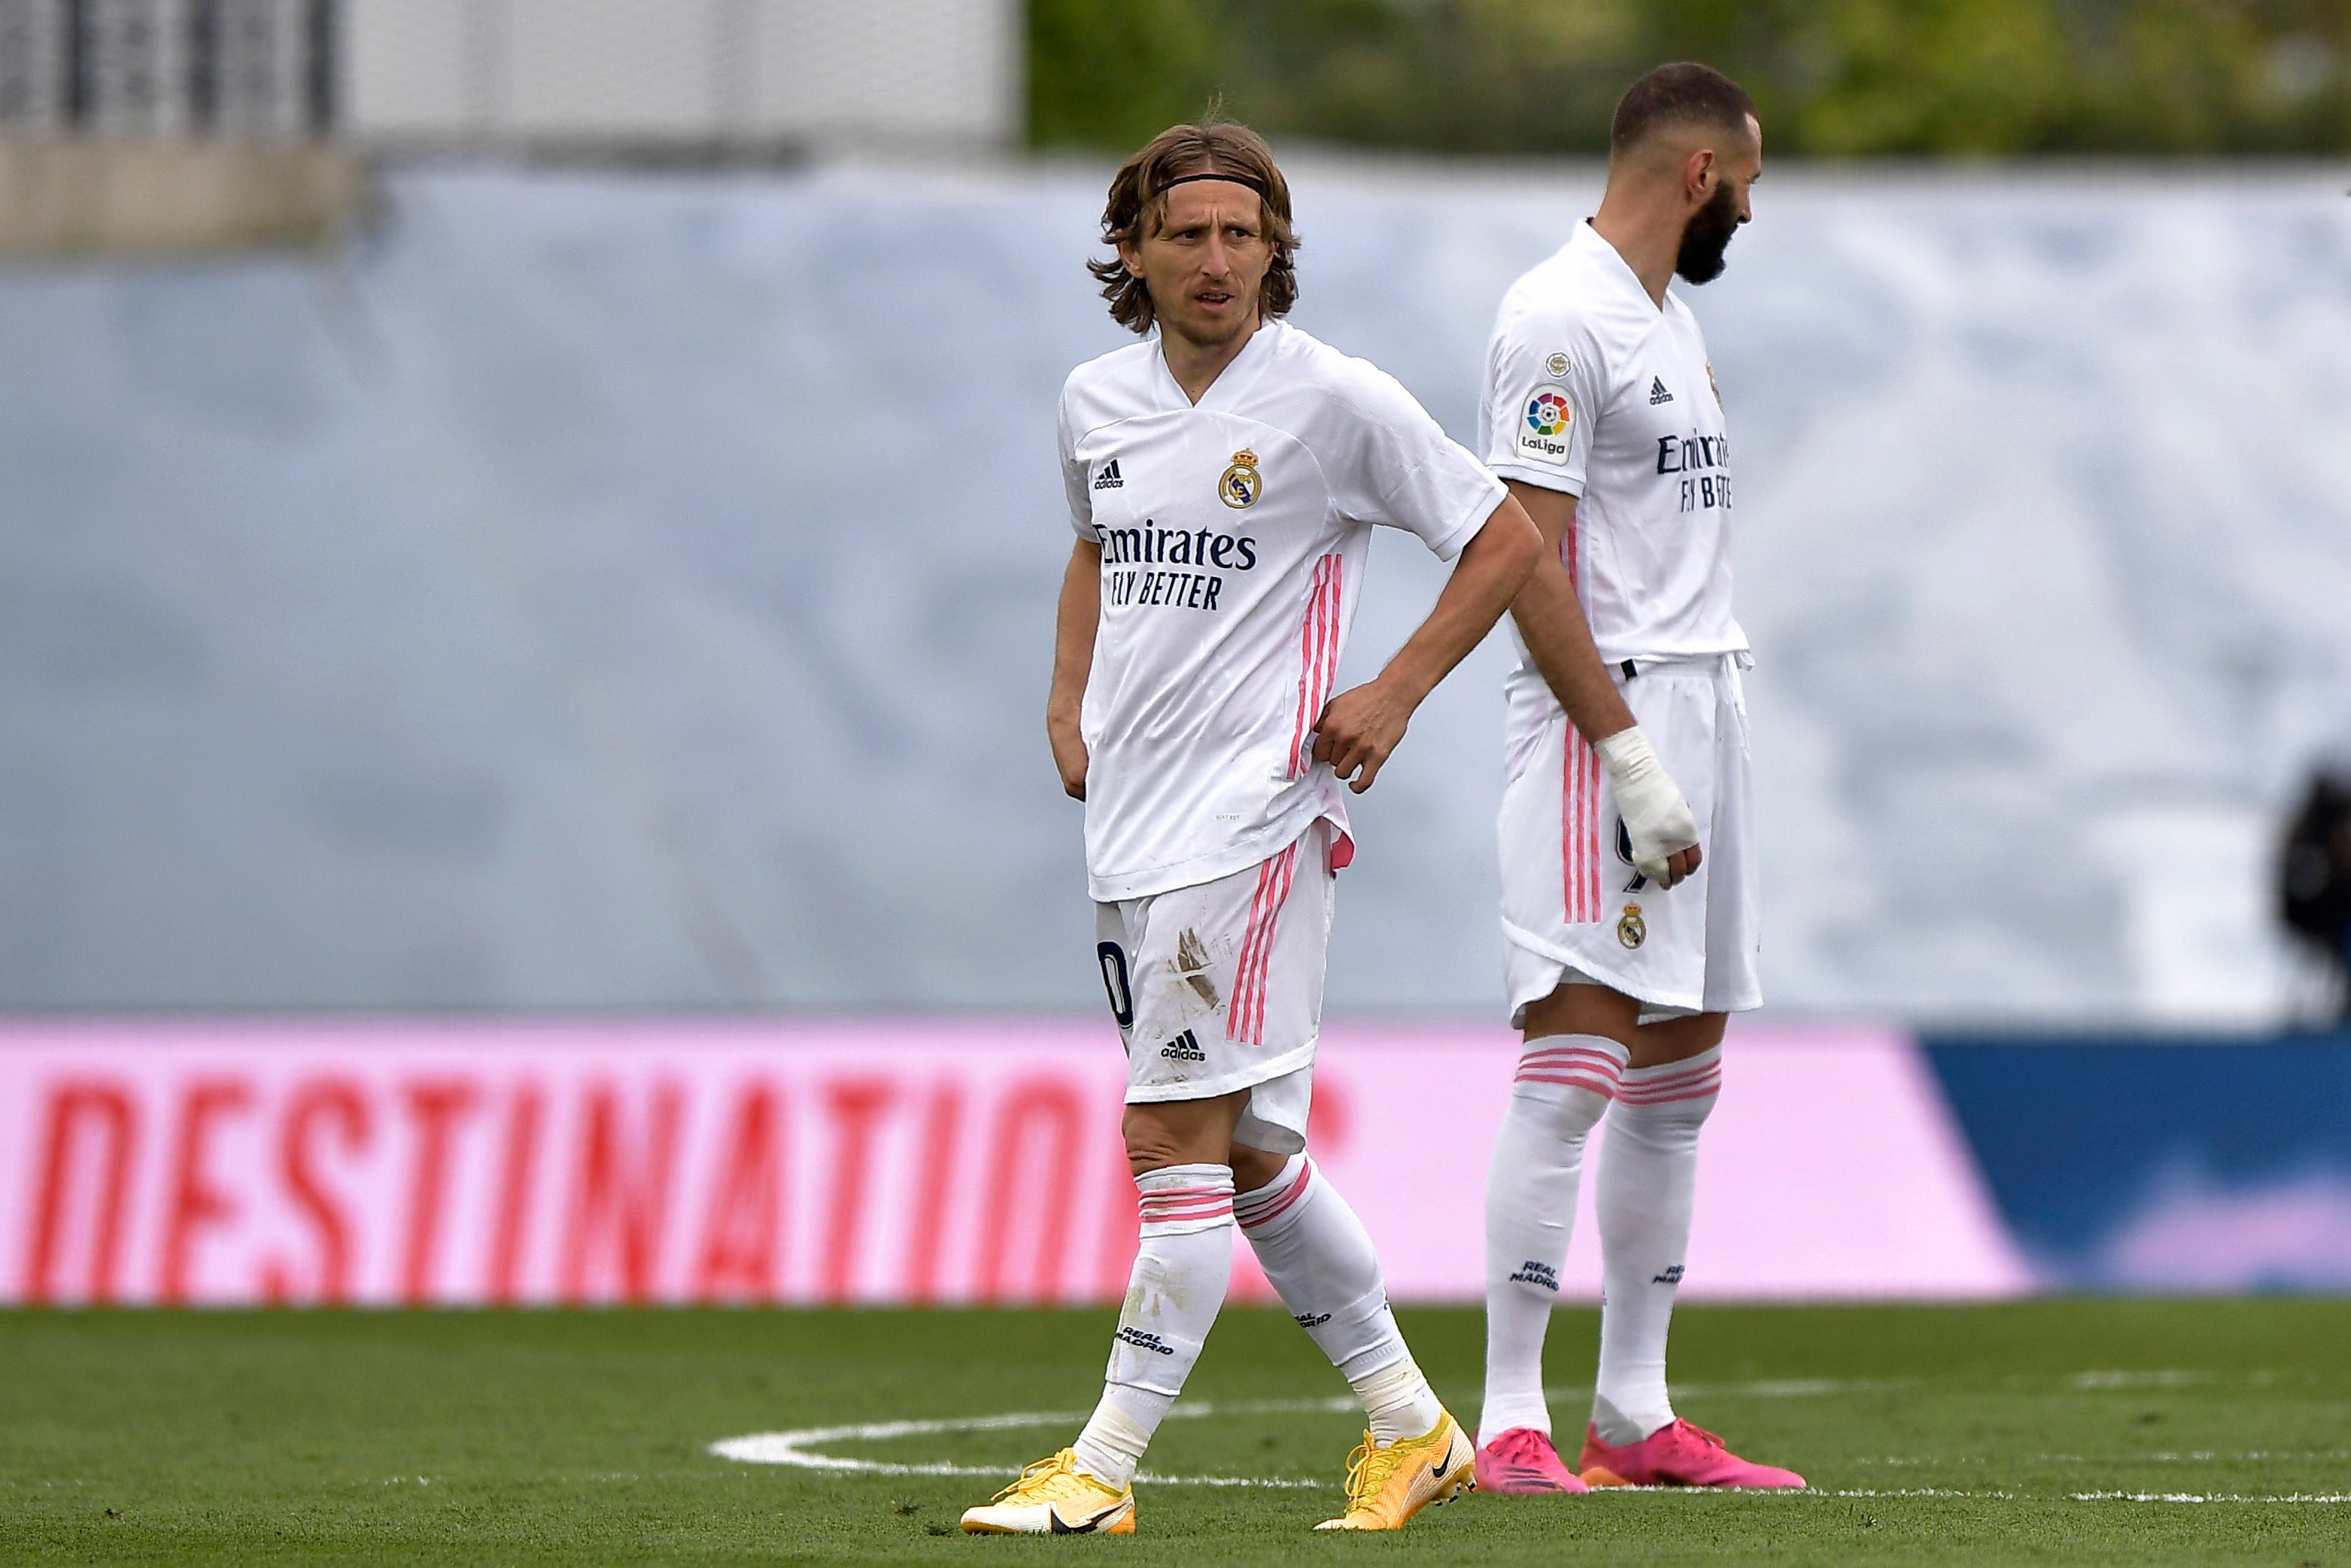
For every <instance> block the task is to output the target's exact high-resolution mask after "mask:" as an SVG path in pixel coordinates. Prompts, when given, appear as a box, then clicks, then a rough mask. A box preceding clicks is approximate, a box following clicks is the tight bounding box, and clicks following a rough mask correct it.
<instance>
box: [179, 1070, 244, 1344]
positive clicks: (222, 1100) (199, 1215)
mask: <svg viewBox="0 0 2351 1568" xmlns="http://www.w3.org/2000/svg"><path fill="white" fill-rule="evenodd" d="M252 1103H253V1090H252V1087H251V1085H250V1084H248V1083H247V1082H246V1080H244V1079H242V1078H202V1079H198V1080H196V1081H195V1082H192V1083H190V1084H189V1085H188V1087H187V1088H186V1090H185V1091H184V1092H183V1093H182V1094H181V1096H180V1127H179V1135H178V1138H177V1139H176V1141H175V1142H176V1148H175V1152H174V1153H173V1155H172V1197H171V1207H169V1208H168V1209H167V1210H166V1211H165V1216H164V1222H163V1256H162V1266H161V1267H160V1268H159V1269H158V1270H157V1275H156V1294H157V1295H158V1297H159V1298H160V1299H161V1300H162V1303H163V1304H164V1305H165V1306H167V1307H176V1306H179V1305H180V1304H181V1303H183V1301H186V1300H187V1299H188V1279H189V1276H190V1274H191V1273H192V1272H193V1266H194V1259H195V1250H196V1237H197V1234H198V1233H199V1232H200V1231H203V1230H205V1229H208V1228H212V1227H214V1226H217V1225H219V1224H220V1223H221V1222H222V1221H224V1220H226V1219H229V1218H234V1217H235V1213H236V1204H235V1198H234V1196H233V1195H231V1194H229V1193H225V1192H223V1191H222V1190H221V1189H220V1188H218V1187H216V1186H213V1185H212V1183H211V1182H210V1181H209V1180H207V1179H206V1177H205V1176H204V1152H205V1145H206V1144H207V1142H208V1140H209V1139H210V1138H211V1136H212V1129H213V1124H214V1122H216V1121H218V1120H219V1119H220V1118H221V1117H223V1116H227V1115H232V1114H234V1113H236V1112H239V1111H242V1110H244V1109H245V1108H246V1106H248V1105H250V1104H252Z"/></svg>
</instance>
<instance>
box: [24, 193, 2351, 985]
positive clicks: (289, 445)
mask: <svg viewBox="0 0 2351 1568" xmlns="http://www.w3.org/2000/svg"><path fill="white" fill-rule="evenodd" d="M1297 178H1298V183H1299V187H1300V192H1301V196H1300V204H1301V212H1300V221H1301V227H1302V229H1303V231H1304V234H1305V236H1306V240H1307V248H1306V251H1305V253H1304V256H1303V258H1302V271H1303V277H1304V285H1305V297H1304V302H1303V303H1302V304H1301V308H1300V310H1299V312H1298V315H1297V318H1296V319H1298V321H1299V322H1300V324H1301V325H1302V326H1304V327H1306V328H1307V329H1310V330H1313V331H1316V332H1318V333H1320V334H1322V335H1323V336H1324V337H1326V338H1327V339H1329V340H1332V342H1334V343H1337V344H1339V345H1340V346H1342V347H1343V348H1345V349H1347V350H1351V351H1353V352H1358V353H1363V354H1365V355H1367V356H1369V357H1370V358H1372V359H1374V360H1375V361H1378V362H1380V363H1381V364H1383V365H1384V366H1386V367H1387V368H1388V369H1390V370H1392V371H1395V372H1396V373H1397V374H1398V375H1400V376H1401V377H1402V378H1403V379H1404V381H1405V382H1406V384H1407V385H1409V386H1411V387H1413V388H1414V389H1415V390H1416V391H1417V392H1419V393H1420V394H1421V395H1422V397H1423V398H1424V400H1425V401H1426V402H1427V403H1428V404H1429V406H1430V408H1431V409H1432V410H1433V411H1434V412H1435V413H1437V416H1438V417H1439V418H1440V419H1442V420H1443V421H1444V422H1445V423H1447V426H1448V427H1449V428H1451V429H1453V430H1454V431H1455V432H1456V433H1457V434H1467V433H1468V424H1469V422H1470V418H1471V415H1472V412H1473V410H1474V407H1475V402H1476V390H1477V389H1476V377H1477V373H1478V367H1479V361H1480V355H1481V350H1482V344H1483V340H1484V334H1485V331H1486V328H1487V325H1488V322H1489V317H1490V313H1491V310H1492V308H1493V304H1494V302H1495V300H1496V299H1497V298H1499V294H1500V292H1501V289H1502V288H1503V287H1504V286H1505V285H1506V284H1507V282H1508V281H1509V279H1510V277H1512V276H1514V275H1515V274H1516V273H1517V272H1518V271H1519V270H1520V269H1522V268H1523V267H1526V266H1527V265H1529V264H1530V263H1531V262H1532V261H1533V260H1534V259H1536V258H1537V257H1539V256H1541V255H1542V254H1544V252H1545V251H1547V250H1548V249H1549V248H1550V247H1551V246H1552V245H1553V244H1555V243H1557V241H1558V240H1559V238H1560V237H1561V236H1562V235H1563V234H1564V233H1565V232H1566V230H1567V227H1568V225H1570V224H1572V223H1573V221H1574V219H1575V218H1576V217H1577V216H1578V215H1579V214H1582V213H1583V212H1585V211H1588V210H1589V208H1590V205H1591V204H1592V200H1593V193H1594V183H1593V179H1592V177H1591V176H1590V174H1589V172H1584V171H1579V170H1545V169H1528V170H1516V171H1513V170H1504V171H1483V172H1480V171H1468V172H1463V171H1458V170H1423V171H1415V170H1413V169H1409V168H1403V167H1397V166H1387V165H1377V164H1349V163H1332V164H1317V163H1312V162H1308V163H1304V164H1301V165H1300V167H1299V169H1298V171H1297ZM1101 180H1102V171H1099V170H1095V169H1092V168H1085V169H1070V170H1055V169H1044V170H1038V171H1029V172H1004V173H999V174H994V175H986V174H979V175H975V174H964V175H958V176H952V177H950V176H946V175H937V176H932V175H925V174H919V173H907V172H873V171H866V172H851V171H834V172H812V173H807V174H801V175H793V176H762V177H757V178H754V177H719V176H699V177H681V176H642V177H624V176H605V175H585V174H548V173H537V174H525V173H513V172H462V171H461V172H409V173H405V174H402V175H400V176H397V177H396V178H394V179H393V180H392V183H391V185H390V188H389V191H388V204H387V210H386V213H385V216H384V220H383V223H382V225H381V228H380V229H379V230H378V231H377V232H376V233H375V234H373V235H371V236H370V237H369V238H368V239H367V240H366V241H365V242H364V243H362V244H360V246H357V247H356V248H355V249H354V250H353V251H352V252H351V253H350V254H349V255H347V256H340V257H338V258H335V259H334V260H332V261H328V262H319V263H308V262H303V261H298V260H283V259H272V260H253V261H239V262H234V263H224V264H220V265H216V266H205V267H179V268H129V267H122V268H109V267H93V268H89V269H78V270H71V271H65V270H58V271H48V272H39V271H26V270H21V269H20V270H15V271H10V272H6V273H0V362H5V367H6V373H5V376H0V474H5V484H0V1006H5V1007H14V1008H41V1007H50V1006H78V1007H176V1006H212V1007H309V1006H332V1007H358V1008H419V1007H480V1006H487V1007H499V1008H517V1009H561V1008H601V1007H632V1008H668V1007H693V1006H728V1005H737V1004H747V1005H769V1004H782V1005H789V1006H795V1007H803V1008H810V1009H851V1008H869V1007H873V1008H901V1009H909V1008H911V1009H956V1008H967V1007H968V1008H981V1009H1002V1008H1051V1009H1060V1008H1064V1007H1074V1008H1084V1007H1091V1006H1093V1005H1095V996H1094V987H1095V983H1096V982H1095V980H1094V978H1093V975H1092V963H1091V959H1090V956H1089V954H1090V942H1091V937H1090V936H1088V932H1089V931H1090V929H1091V926H1090V921H1089V916H1088V914H1087V911H1086V908H1085V905H1084V903H1083V884H1082V881H1081V874H1080V864H1079V853H1078V824H1077V817H1076V808H1074V807H1073V806H1071V805H1070V804H1068V803H1067V802H1065V801H1063V800H1061V799H1060V797H1059V793H1058V790H1057V788H1056V786H1055V784H1054V781H1053V777H1052V773H1051V770H1050V766H1049V765H1048V763H1047V760H1046V758H1045V754H1044V748H1043V746H1042V744H1041V741H1040V723H1039V713H1040V706H1041V701H1042V695H1043V676H1044V668H1045V658H1046V651H1047V646H1048V642H1049V630H1050V627H1049V622H1050V611H1051V599H1052V592H1053V588H1054V584H1055V581H1056V579H1057V575H1058V570H1059V567H1060V563H1061V559H1063V557H1064V555H1065V553H1066V550H1067V548H1068V542H1067V541H1068V535H1067V533H1066V525H1065V524H1064V522H1063V520H1062V518H1061V503H1060V500H1059V487H1058V484H1057V481H1056V478H1055V476H1054V473H1053V465H1052V458H1051V425H1050V410H1051V406H1052V400H1053V397H1054V395H1055V393H1056V392H1057V390H1058V388H1059V385H1060V382H1061V376H1062V375H1063V373H1064V372H1065V371H1067V369H1068V367H1069V366H1070V365H1071V364H1072V363H1073V362H1075V361H1078V360H1079V359H1081V358H1083V357H1086V356H1088V355H1090V354H1092V353H1095V352H1098V351H1100V350H1103V349H1106V348H1108V347H1111V346H1113V344H1115V343H1116V342H1118V341H1120V340H1121V338H1120V336H1119V334H1118V333H1117V331H1116V329H1114V328H1113V326H1112V324H1111V323H1110V322H1109V321H1108V320H1107V319H1106V318H1104V317H1103V316H1102V314H1101V312H1100V310H1099V308H1098V305H1097V303H1096V302H1095V301H1094V300H1093V299H1092V298H1091V295H1090V293H1089V289H1088V286H1087V284H1086V280H1085V279H1084V277H1083V275H1082V274H1081V273H1080V272H1079V271H1078V268H1077V263H1078V261H1079V259H1080V257H1081V256H1082V255H1084V254H1085V253H1086V251H1087V249H1088V246H1089V244H1090V241H1091V238H1092V218H1093V215H1094V214H1095V213H1096V212H1097V211H1098V207H1099V200H1100V195H1099V193H1100V187H1101ZM2340 185H2341V181H2340V180H2339V179H2338V178H2335V177H2333V176H2331V175H2330V176H2327V177H2324V178H2322V177H2319V176H2318V175H2315V174H2314V175H2311V176H2308V177H2303V176H2298V175H2291V174H2288V175H2276V176H2270V177H2264V178H2262V179H2258V180H2252V181H2245V182H2236V183H2229V182H2223V181H2220V180H2219V179H2203V180H2200V181H2195V182H2183V181H2180V180H2179V179H2176V178H2171V177H2164V178H2161V179H2158V178H2155V177H2151V176H2150V177H2147V178H2145V179H2124V180H2119V181H2108V182H2105V183H2092V182H2089V181H2087V180H2085V179H2082V178H2025V177H2007V178H2000V177H1991V176H1985V177H1979V178H1968V177H1951V176H1938V177H1933V178H1921V177H1915V176H1906V177H1902V178H1898V179H1897V178H1891V177H1889V178H1884V179H1876V180H1866V179H1864V180H1840V179H1835V178H1831V177H1827V176H1812V177H1806V176H1803V175H1802V174H1801V173H1797V172H1791V171H1786V170H1778V169H1775V170H1774V171H1773V172H1772V173H1771V177H1770V178H1769V179H1768V180H1767V181H1766V183H1764V184H1763V185H1762V186H1761V187H1759V206H1760V212H1759V220H1758V222H1757V223H1756V224H1755V225H1753V226H1752V227H1751V228H1750V230H1748V231H1747V232H1746V234H1744V235H1742V236H1741V238H1740V240H1739V241H1738V243H1737V244H1736V245H1735V246H1733V248H1732V252H1731V256H1732V267H1731V270H1730V272H1729V275H1728V276H1727V277H1725V278H1724V279H1723V280H1722V281H1721V282H1720V283H1718V284H1716V285H1714V286H1713V287H1709V288H1707V289H1704V290H1699V291H1696V292H1695V293H1694V294H1693V295H1692V296H1691V298H1692V301H1693V304H1694V305H1695V307H1696V308H1698V312H1699V314H1700V316H1701V318H1702V319H1703V320H1704V321H1705V323H1706V325H1707V328H1708V333H1709V338H1710V341H1711V343H1712V346H1713V352H1714V360H1715V365H1716V368H1717V371H1718V372H1719V380H1720V382H1721V384H1722V389H1723V392H1724V396H1725V398H1726V400H1727V402H1728V403H1729V413H1730V418H1731V428H1732V433H1733V439H1734V442H1735V443H1736V446H1737V467H1738V471H1739V475H1740V514H1739V516H1740V530H1741V538H1740V547H1739V563H1740V597H1741V600H1742V606H1743V613H1744V616H1745V619H1746V621H1747V623H1748V628H1749V631H1750V633H1751V634H1752V635H1753V637H1754V638H1755V641H1756V643H1757V645H1758V649H1759V653H1760V657H1761V664H1760V667H1759V668H1758V670H1757V671H1756V672H1755V674H1754V676H1753V678H1752V682H1751V685H1750V692H1751V694H1752V698H1753V707H1754V716H1755V724H1756V729H1757V736H1758V739H1757V746H1758V767H1759V776H1760V777H1759V782H1760V787H1761V792H1762V796H1763V800H1764V803H1765V813H1766V814H1765V818H1764V846H1765V865H1766V871H1767V874H1768V877H1769V880H1770V889H1771V892H1770V897H1769V900H1768V907H1767V915H1768V918H1769V921H1770V930H1769V937H1768V941H1767V951H1766V960H1767V971H1766V975H1767V983H1768V984H1769V986H1770V987H1771V990H1772V993H1773V998H1774V1001H1775V1003H1776V1004H1778V1005H1780V1006H1782V1008H1784V1009H1788V1010H1803V1011H1881V1012H1892V1013H1899V1014H1907V1015H1910V1016H1915V1017H1921V1018H1941V1019H1951V1018H1961V1019H1967V1018H1977V1019H1981V1018H2015V1017H2031V1018H2036V1019H2074V1018H2085V1017H2121V1018H2126V1019H2191V1018H2193V1019H2205V1020H2219V1021H2241V1022H2249V1021H2259V1020H2262V1019H2269V1018H2273V1017H2275V1016H2276V1015H2278V1014H2279V1012H2280V1011H2281V1009H2283V1008H2285V1007H2286V1006H2287V1004H2288V997H2289V992H2290V988H2291V985H2292V980H2293V977H2292V974H2291V972H2290V969H2289V967H2288V966H2287V964H2286V963H2285V960H2284V956H2283V951H2282V949H2281V948H2280V947H2279V946H2278V945H2277V944H2276V943H2275V941H2274V939H2273V937H2272V936H2270V935H2269V934H2268V932H2267V929H2266V925H2265V919H2266V915H2265V911H2264V908H2263V904H2262V901H2263V898H2264V896H2265V894H2264V887H2265V883H2264V877H2265V871H2266V868H2265V864H2264V863H2263V862H2264V858H2265V856H2266V852H2267V850H2266V844H2267V835H2268V834H2269V833H2270V831H2271V822H2272V819H2273V815H2274V813H2275V811H2276V810H2277V809H2278V807H2279V805H2280V803H2281V802H2282V801H2283V799H2284V797H2285V796H2286V795H2287V794H2288V793H2289V792H2290V791H2291V790H2292V789H2293V788H2294V784H2295V782H2296V779H2297V778H2298V774H2299V770H2300V769H2301V768H2303V766H2304V763H2305V761H2306V759H2307V758H2309V756H2310V755H2312V753H2313V752H2314V751H2315V750H2317V749H2319V748H2321V747H2325V746H2326V745H2328V744H2330V743H2333V742H2335V741H2337V740H2339V739H2341V738H2343V737H2351V496H2346V489H2345V486H2344V483H2343V477H2342V471H2343V459H2344V455H2345V453H2346V450H2351V210H2346V209H2351V204H2346V202H2344V201H2343V199H2342V198H2341V196H2340V193H2339V190H2340ZM1438 580H1439V574H1438V570H1437V568H1435V566H1434V565H1433V563H1430V562H1428V561H1427V560H1426V559H1425V558H1420V557H1416V555H1415V554H1413V553H1412V549H1411V548H1410V547H1405V548H1397V547H1395V545H1394V544H1393V543H1392V542H1391V541H1383V545H1382V548H1381V549H1380V552H1379V554H1378V555H1377V557H1376V559H1375V561H1374V569H1373V582H1372V590H1371V596H1370V598H1369V599H1368V600H1367V601H1366V603H1365V607H1364V614H1363V616H1362V618H1361V620H1360V621H1359V622H1358V624H1357V628H1356V645H1355V650H1354V653H1353V664H1354V665H1355V669H1356V673H1358V674H1363V673H1368V671H1369V670H1370V669H1371V668H1373V667H1374V665H1375V663H1376V660H1377V658H1378V657H1379V656H1380V655H1382V654H1384V653H1385V652H1386V651H1387V650H1388V649H1389V648H1392V647H1393V646H1394V644H1395V643H1396V642H1397V641H1398V640H1400V639H1401V637H1402V636H1403V635H1404V634H1405V632H1407V631H1408V630H1409V627H1410V625H1411V623H1412V622H1413V619H1414V618H1415V616H1416V614H1417V612H1418V611H1419V610H1420V609H1421V608H1422V607H1423V606H1424V605H1425V604H1426V601H1427V599H1428V597H1429V596H1430V595H1431V594H1432V593H1433V592H1434V590H1435V587H1436V585H1437V581H1438ZM1502 664H1503V657H1502V649H1501V647H1500V645H1499V641H1496V642H1493V643H1489V645H1488V646H1487V647H1486V648H1485V649H1483V650H1481V651H1480V653H1479V654H1478V655H1477V656H1476V657H1475V658H1473V660H1472V661H1471V662H1470V664H1468V665H1467V666H1465V668H1464V670H1463V671H1462V673H1461V674H1459V675H1458V676H1457V677H1456V679H1455V681H1454V682H1453V683H1452V684H1451V685H1448V686H1447V688H1446V689H1445V690H1444V691H1442V692H1441V693H1440V694H1439V695H1438V696H1437V698H1436V699H1435V700H1434V701H1433V702H1432V704H1431V705H1430V706H1429V708H1428V709H1427V710H1426V711H1425V714H1424V716H1422V718H1421V719H1419V720H1418V721H1417V722H1416V725H1415V727H1414V730H1413V733H1412V735H1411V737H1409V738H1408V739H1407V741H1406V743H1405V751H1404V752H1403V753H1402V754H1400V756H1399V758H1398V759H1397V761H1396V762H1395V764H1394V765H1393V766H1392V767H1391V768H1390V769H1389V771H1388V772H1387V773H1386V774H1385V775H1384V776H1383V779H1382V781H1381V784H1380V786H1379V788H1378V789H1375V790H1374V792H1373V794H1372V795H1371V796H1370V797H1368V798H1367V799H1366V800H1364V803H1363V805H1362V808H1361V810H1360V812H1359V813H1358V827H1359V829H1360V831H1361V837H1362V839H1363V841H1364V854H1363V857H1362V859H1361V860H1360V861H1359V862H1358V865H1357V867H1356V869H1354V870H1353V871H1351V872H1349V873H1348V874H1347V876H1346V877H1345V878H1344V879H1343V883H1342V894H1341V915H1340V931H1339V936H1338V939H1337V949H1336V952H1335V954H1334V958H1333V974H1332V1001H1333V1006H1334V1008H1338V1009H1348V1010H1354V1011H1364V1010H1375V1009H1416V1010H1447V1011H1477V1010H1481V1009H1491V1008H1493V1007H1494V1006H1496V1005H1497V1000H1498V994H1499V958H1498V955H1497V952H1496V949H1495V940H1496V938H1495V935H1494V924H1493V915H1492V895H1493V883H1494V873H1493V864H1492V862H1493V849H1492V844H1491V838H1490V829H1491V818H1492V810H1493V803H1494V800H1495V797H1496V794H1497V790H1498V789H1499V741H1498V727H1499V697H1498V695H1497V690H1496V688H1497V685H1498V682H1499V675H1500V671H1501V667H1502Z"/></svg>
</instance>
